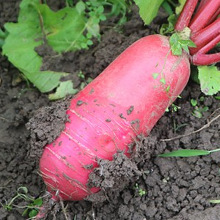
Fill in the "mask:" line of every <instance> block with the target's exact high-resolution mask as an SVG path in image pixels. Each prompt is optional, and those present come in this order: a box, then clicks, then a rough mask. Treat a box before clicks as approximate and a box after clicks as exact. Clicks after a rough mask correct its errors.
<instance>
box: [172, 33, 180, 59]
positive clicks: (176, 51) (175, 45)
mask: <svg viewBox="0 0 220 220" xmlns="http://www.w3.org/2000/svg"><path fill="white" fill-rule="evenodd" d="M179 40H180V38H179V35H178V34H177V33H174V34H172V35H171V37H170V46H171V50H172V53H173V55H176V56H180V55H181V54H182V47H181V44H180V43H179Z"/></svg>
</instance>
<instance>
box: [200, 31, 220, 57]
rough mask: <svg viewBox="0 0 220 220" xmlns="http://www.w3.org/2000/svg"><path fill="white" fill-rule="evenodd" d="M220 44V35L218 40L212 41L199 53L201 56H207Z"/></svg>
mask: <svg viewBox="0 0 220 220" xmlns="http://www.w3.org/2000/svg"><path fill="white" fill-rule="evenodd" d="M219 42H220V35H218V36H217V37H216V38H214V39H213V40H211V41H210V42H209V43H208V44H206V45H205V46H204V47H202V48H201V49H200V50H199V51H198V52H197V53H198V54H199V53H200V54H205V53H207V52H209V51H210V50H211V49H212V48H214V47H215V45H217V44H218V43H219Z"/></svg>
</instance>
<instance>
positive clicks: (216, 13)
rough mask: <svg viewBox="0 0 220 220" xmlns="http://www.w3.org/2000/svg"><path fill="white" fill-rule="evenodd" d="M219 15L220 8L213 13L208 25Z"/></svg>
mask: <svg viewBox="0 0 220 220" xmlns="http://www.w3.org/2000/svg"><path fill="white" fill-rule="evenodd" d="M219 15H220V8H219V9H218V10H217V11H216V12H215V14H214V15H213V16H212V18H211V20H210V21H209V23H208V25H209V24H211V23H212V22H213V21H215V20H216V19H217V17H218V16H219Z"/></svg>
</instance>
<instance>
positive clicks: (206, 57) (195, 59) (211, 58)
mask: <svg viewBox="0 0 220 220" xmlns="http://www.w3.org/2000/svg"><path fill="white" fill-rule="evenodd" d="M191 61H192V63H193V64H194V65H210V64H213V63H217V62H219V61H220V53H215V54H201V53H196V54H195V55H193V56H192V60H191Z"/></svg>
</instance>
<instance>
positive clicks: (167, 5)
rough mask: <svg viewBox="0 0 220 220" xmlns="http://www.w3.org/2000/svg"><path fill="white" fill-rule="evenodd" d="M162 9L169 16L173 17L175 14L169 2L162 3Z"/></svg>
mask: <svg viewBox="0 0 220 220" xmlns="http://www.w3.org/2000/svg"><path fill="white" fill-rule="evenodd" d="M162 7H163V8H164V10H165V11H166V12H167V13H168V15H172V14H173V10H172V7H171V6H170V4H169V3H168V2H167V1H164V2H163V3H162Z"/></svg>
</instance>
